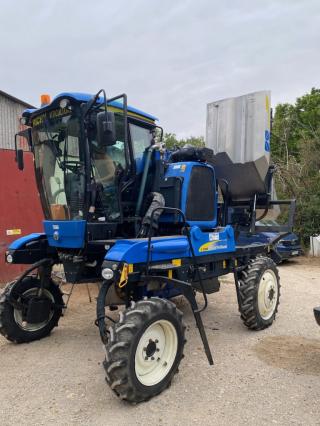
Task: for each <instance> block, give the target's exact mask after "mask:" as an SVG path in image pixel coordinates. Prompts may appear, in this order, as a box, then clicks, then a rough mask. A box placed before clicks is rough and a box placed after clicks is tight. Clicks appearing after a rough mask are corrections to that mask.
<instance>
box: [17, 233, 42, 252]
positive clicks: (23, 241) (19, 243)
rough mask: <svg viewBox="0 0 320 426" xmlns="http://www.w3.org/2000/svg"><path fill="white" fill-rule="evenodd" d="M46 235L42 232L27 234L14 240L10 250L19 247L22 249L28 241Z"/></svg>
mask: <svg viewBox="0 0 320 426" xmlns="http://www.w3.org/2000/svg"><path fill="white" fill-rule="evenodd" d="M44 235H45V234H40V233H33V234H29V235H25V236H24V237H21V238H18V239H17V240H14V241H13V242H12V243H11V244H10V246H9V250H18V249H21V248H22V247H23V246H25V245H26V244H27V243H30V242H31V241H36V240H38V239H39V238H40V237H42V236H44Z"/></svg>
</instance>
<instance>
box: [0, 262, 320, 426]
mask: <svg viewBox="0 0 320 426" xmlns="http://www.w3.org/2000/svg"><path fill="white" fill-rule="evenodd" d="M279 269H280V276H281V284H282V295H281V304H280V307H279V314H278V317H277V320H276V322H275V323H274V324H273V326H272V327H271V328H269V329H267V330H264V331H260V332H253V331H249V330H247V329H246V328H245V327H244V326H243V325H242V323H241V320H240V318H239V314H238V311H237V305H236V294H235V290H234V286H233V284H232V280H231V277H230V278H229V277H227V278H226V279H224V282H223V284H222V289H221V292H220V293H218V294H215V295H212V296H210V298H209V300H210V304H209V307H208V309H207V311H206V312H205V313H204V315H203V320H204V323H205V326H206V330H207V334H208V339H209V343H210V346H211V348H212V351H213V353H214V359H215V365H214V366H213V367H210V366H209V365H208V363H207V361H206V357H205V355H204V352H203V350H202V346H201V341H200V338H199V336H198V333H197V330H196V328H195V324H194V321H193V318H192V315H191V313H190V309H189V307H188V306H187V304H186V303H185V302H184V301H183V300H182V299H180V298H179V299H178V300H177V304H178V305H179V307H180V309H181V310H182V311H183V312H184V314H185V321H186V323H187V325H188V329H187V339H188V343H187V345H186V349H185V355H186V356H185V358H184V360H183V361H182V363H181V366H180V372H179V374H178V375H176V376H175V379H174V381H173V383H172V386H171V387H170V388H169V389H168V390H166V391H165V392H164V393H162V394H161V395H159V396H158V397H156V398H154V399H152V400H151V401H149V402H147V403H142V404H139V405H136V406H131V405H129V404H127V403H124V402H121V401H120V400H118V399H117V398H116V397H115V396H114V395H113V394H112V392H111V391H110V390H109V388H108V387H107V385H106V383H105V381H104V371H103V367H102V363H101V362H102V359H103V351H102V347H101V343H100V339H99V336H98V331H97V329H96V327H95V326H94V324H93V320H94V317H95V304H94V303H89V301H88V296H87V291H86V288H85V287H84V286H78V287H76V289H75V292H74V295H73V296H72V298H71V301H70V307H69V308H68V310H67V312H66V315H65V317H64V318H62V319H61V321H60V325H59V327H58V328H56V329H55V330H54V332H53V333H52V334H51V336H50V337H48V338H45V339H43V340H42V341H38V342H34V343H31V344H24V345H15V344H12V343H9V342H7V341H6V340H5V339H4V338H2V336H1V337H0V378H1V382H0V383H1V385H0V419H1V420H0V421H1V425H3V426H5V425H16V424H19V425H50V424H56V425H72V424H85V425H111V424H113V425H137V424H139V425H140V424H152V425H193V424H211V425H225V424H226V425H227V424H228V425H230V424H237V425H242V424H245V425H257V424H259V425H267V424H268V425H270V424H281V425H289V424H290V425H292V424H294V425H296V424H299V425H302V424H303V425H305V424H308V425H315V424H320V406H319V399H320V383H319V375H320V328H319V327H318V326H317V325H316V323H315V321H314V318H313V312H312V308H313V307H314V306H315V305H317V304H320V264H319V263H317V262H316V261H314V260H313V261H312V260H308V259H300V260H299V261H295V262H290V263H289V262H288V263H287V264H284V265H282V266H280V268H279ZM90 291H91V294H92V295H93V296H94V295H95V294H96V288H95V286H90ZM199 301H200V298H199Z"/></svg>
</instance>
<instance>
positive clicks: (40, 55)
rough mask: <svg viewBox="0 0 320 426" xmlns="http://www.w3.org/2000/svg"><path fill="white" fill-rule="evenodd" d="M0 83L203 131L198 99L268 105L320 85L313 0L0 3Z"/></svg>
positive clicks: (185, 132)
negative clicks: (253, 98)
mask: <svg viewBox="0 0 320 426" xmlns="http://www.w3.org/2000/svg"><path fill="white" fill-rule="evenodd" d="M0 4H1V12H0V31H1V43H0V53H1V55H0V58H1V66H0V89H1V90H4V91H6V92H8V93H10V94H12V95H14V96H16V97H18V98H21V99H23V100H25V101H27V102H30V103H32V104H34V105H36V106H38V105H39V96H40V94H41V93H49V94H51V95H53V96H54V95H56V94H58V93H60V92H62V91H82V92H89V93H91V92H92V93H94V92H96V91H98V90H99V89H100V88H105V89H106V91H107V95H108V96H110V97H111V96H114V95H116V94H120V93H122V92H126V93H127V94H128V97H129V103H130V104H132V105H134V106H136V107H138V108H141V109H143V110H145V111H147V112H149V113H151V114H154V115H156V116H157V117H159V119H160V124H161V125H162V126H163V127H164V128H165V131H167V132H174V133H177V134H178V135H179V136H180V137H181V136H189V135H204V134H205V120H206V104H207V103H208V102H211V101H214V100H218V99H222V98H226V97H230V96H237V95H241V94H244V93H248V92H253V91H256V90H263V89H271V91H272V104H273V106H274V105H275V104H276V103H278V102H285V101H288V102H291V101H294V99H295V98H296V97H297V96H300V95H302V94H304V93H305V92H306V91H308V90H310V89H311V87H313V86H315V87H320V54H319V53H320V1H319V0H268V1H261V0H239V1H238V0H229V1H223V0H218V1H216V0H211V1H210V0H207V1H205V0H203V1H202V0H192V1H189V0H183V1H178V0H175V1H172V0H171V1H170V0H115V1H107V0H94V1H93V0H92V1H88V0H49V1H43V0H28V1H18V0H2V1H1V2H0Z"/></svg>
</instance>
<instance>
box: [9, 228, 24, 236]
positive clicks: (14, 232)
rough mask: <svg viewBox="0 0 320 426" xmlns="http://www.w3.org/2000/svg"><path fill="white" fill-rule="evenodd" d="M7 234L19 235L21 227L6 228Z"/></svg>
mask: <svg viewBox="0 0 320 426" xmlns="http://www.w3.org/2000/svg"><path fill="white" fill-rule="evenodd" d="M6 234H7V235H21V229H7V231H6Z"/></svg>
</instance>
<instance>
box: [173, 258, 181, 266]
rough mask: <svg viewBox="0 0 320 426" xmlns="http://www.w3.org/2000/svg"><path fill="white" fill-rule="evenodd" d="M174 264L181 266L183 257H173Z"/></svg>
mask: <svg viewBox="0 0 320 426" xmlns="http://www.w3.org/2000/svg"><path fill="white" fill-rule="evenodd" d="M172 265H174V266H181V259H172Z"/></svg>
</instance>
